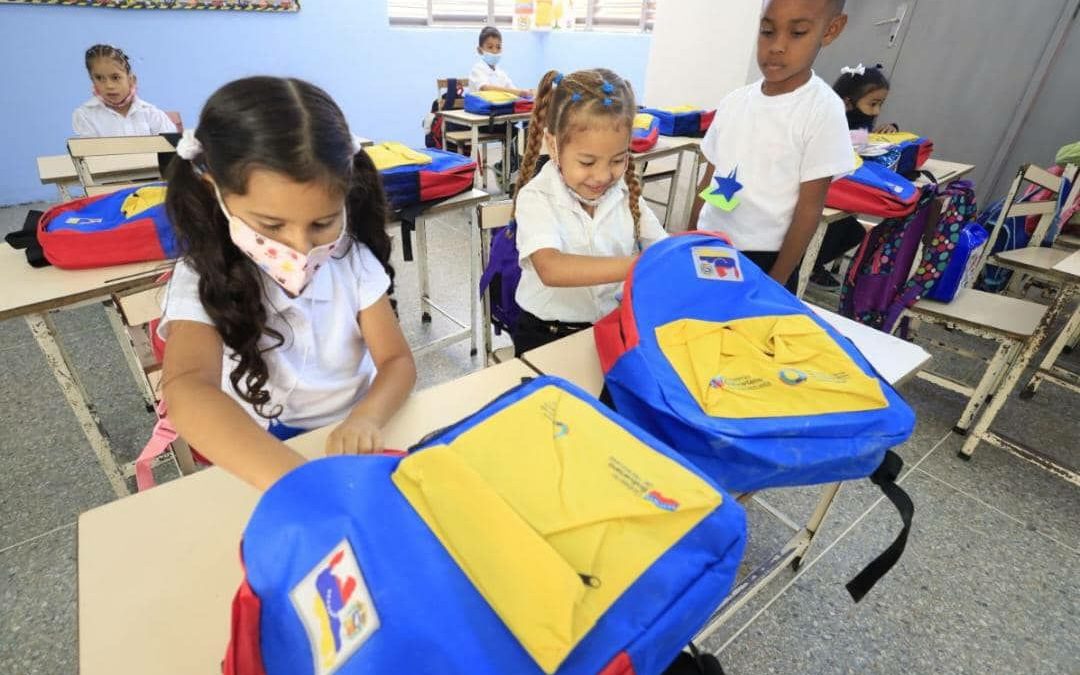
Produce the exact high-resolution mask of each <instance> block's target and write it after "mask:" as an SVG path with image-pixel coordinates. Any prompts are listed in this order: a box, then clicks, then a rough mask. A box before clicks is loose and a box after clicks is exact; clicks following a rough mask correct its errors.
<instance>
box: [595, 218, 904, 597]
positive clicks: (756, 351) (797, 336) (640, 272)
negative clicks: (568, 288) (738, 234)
mask: <svg viewBox="0 0 1080 675" xmlns="http://www.w3.org/2000/svg"><path fill="white" fill-rule="evenodd" d="M762 326H764V327H766V330H765V331H762V333H763V334H766V337H764V339H761V340H760V342H757V343H755V342H753V341H752V340H750V339H746V338H745V336H746V335H749V334H751V333H752V332H753V330H754V329H755V328H758V329H759V328H761V327H762ZM769 326H772V328H771V329H770V328H768V327H769ZM594 331H595V338H596V346H597V352H598V354H599V357H600V362H601V367H602V368H603V371H604V380H605V384H606V386H607V389H608V393H609V395H610V397H611V400H612V401H613V402H614V406H615V409H616V410H618V411H619V413H620V414H622V415H623V416H625V417H627V418H628V419H630V420H631V421H633V422H635V423H637V424H639V425H640V426H641V427H642V428H644V429H645V430H647V431H649V432H650V433H652V434H654V435H655V436H656V437H657V438H659V439H660V440H662V441H664V442H665V443H667V444H668V445H670V446H671V447H673V448H677V449H678V452H679V453H680V454H682V455H683V456H684V457H686V458H687V459H688V460H690V461H691V462H693V463H694V464H695V465H697V466H698V467H700V468H701V469H702V470H703V471H704V472H705V473H706V474H707V475H708V476H710V477H711V478H712V479H713V480H715V481H716V482H717V483H718V484H719V485H721V486H722V487H724V488H725V489H728V490H731V491H737V492H750V491H755V490H761V489H764V488H770V487H782V486H794V485H813V484H817V483H829V482H834V481H843V480H848V479H855V478H864V477H868V476H869V477H871V480H873V481H874V482H875V483H876V484H878V485H879V486H881V487H882V490H883V491H884V492H885V494H886V495H887V496H888V497H889V499H890V500H891V501H893V503H894V505H896V506H897V509H898V510H899V511H900V513H901V515H902V517H903V520H904V529H903V530H902V531H901V533H900V536H899V537H898V538H897V540H896V541H895V542H894V543H893V545H892V546H890V547H889V549H888V550H887V551H886V552H885V553H883V554H882V555H881V556H879V558H878V559H877V560H875V561H874V562H873V563H871V565H870V566H869V567H867V569H866V570H864V571H863V572H862V573H860V575H859V576H858V577H857V578H856V579H854V580H852V582H850V583H849V585H848V590H849V592H850V593H851V594H852V597H854V598H855V599H856V600H858V599H860V598H862V597H863V595H865V593H866V592H867V591H868V590H869V589H870V588H871V587H872V586H873V584H874V583H875V582H876V581H877V579H879V578H880V577H881V576H882V575H884V574H885V573H886V572H887V571H888V569H889V568H891V566H892V565H893V564H894V563H895V562H896V561H897V560H898V559H899V557H900V554H901V553H902V551H903V549H904V546H905V544H906V540H907V533H908V531H909V529H910V523H911V516H912V514H913V511H914V506H913V505H912V503H911V500H910V499H909V498H908V497H907V495H906V494H904V492H903V490H901V489H900V488H899V487H898V486H896V485H895V479H896V478H897V477H898V476H899V471H900V467H901V466H902V461H901V460H900V458H899V457H898V456H897V455H896V454H895V453H892V452H890V451H889V449H890V448H892V447H893V446H896V445H898V444H900V443H902V442H904V441H905V440H906V439H907V438H908V437H909V436H910V435H911V433H912V430H913V429H914V426H915V415H914V413H913V412H912V410H911V408H910V407H909V406H908V405H907V403H905V402H904V400H903V399H902V398H901V397H900V395H899V394H898V393H897V392H896V391H895V390H894V389H893V387H892V386H891V385H890V384H889V383H887V382H885V381H884V380H882V379H881V378H880V376H878V374H877V372H876V371H875V370H874V369H873V367H872V366H871V365H870V363H869V362H868V361H867V360H866V358H865V357H863V355H862V354H861V353H860V352H859V350H858V349H856V348H855V346H854V345H853V344H852V343H851V342H850V341H849V340H848V339H847V338H845V337H844V336H842V335H840V334H839V333H838V332H837V331H836V330H835V329H834V328H832V327H831V326H830V325H829V324H828V323H826V322H825V321H823V320H822V319H821V318H819V317H818V316H817V315H816V314H814V313H813V312H812V311H811V310H810V309H809V308H808V307H807V306H806V305H805V304H804V303H803V302H801V301H800V300H799V299H798V298H796V297H795V296H793V295H791V294H790V293H789V292H787V290H785V289H784V287H783V286H781V285H780V284H778V283H776V282H775V281H774V280H772V279H771V278H770V277H769V276H768V275H767V274H765V273H764V272H763V271H761V270H760V269H759V268H758V267H757V266H756V265H754V264H753V263H752V262H750V260H749V259H747V258H746V257H744V256H743V255H742V254H741V253H739V252H738V251H736V250H735V248H734V247H733V246H732V245H731V244H730V242H728V241H727V239H726V238H725V237H723V236H722V235H719V234H716V233H687V234H682V235H676V236H673V237H670V238H668V239H666V240H664V241H661V242H658V243H656V244H654V245H653V246H651V247H650V248H648V249H646V251H645V252H644V253H643V254H642V255H641V257H640V258H638V260H637V262H636V263H635V265H634V267H633V268H632V270H631V272H630V274H629V275H628V277H627V279H626V282H625V284H624V286H623V299H622V303H621V305H620V307H619V308H617V309H616V310H615V311H614V312H612V313H611V314H609V315H608V316H607V317H604V318H603V319H601V320H600V321H599V322H598V323H597V324H596V326H595V329H594ZM759 337H760V336H759ZM811 345H813V346H811ZM714 364H719V365H714ZM823 364H828V365H823ZM849 389H850V390H851V391H849ZM856 390H857V391H856ZM864 396H865V398H863V397H864ZM834 403H837V404H836V405H835V406H834ZM819 408H829V409H828V410H826V411H820V410H819ZM806 411H813V412H806Z"/></svg>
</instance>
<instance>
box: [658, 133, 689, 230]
mask: <svg viewBox="0 0 1080 675" xmlns="http://www.w3.org/2000/svg"><path fill="white" fill-rule="evenodd" d="M685 154H686V153H685V152H680V153H679V155H678V159H676V161H675V173H674V175H672V176H671V184H670V185H668V193H667V206H665V207H664V222H663V223H661V224H662V225H663V227H664V230H665V231H666V230H667V229H668V227H669V226H670V225H671V212H672V211H674V210H675V195H676V193H678V191H679V183H680V182H681V181H682V177H683V155H685Z"/></svg>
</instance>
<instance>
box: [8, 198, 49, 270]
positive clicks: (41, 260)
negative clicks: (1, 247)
mask: <svg viewBox="0 0 1080 675" xmlns="http://www.w3.org/2000/svg"><path fill="white" fill-rule="evenodd" d="M43 215H45V214H44V213H42V212H41V211H29V212H27V214H26V219H25V220H24V221H23V226H22V229H21V230H16V231H15V232H10V233H8V234H7V236H5V237H4V241H6V242H7V243H8V244H10V245H11V248H13V249H16V250H20V251H23V253H24V255H26V262H28V263H29V264H30V266H31V267H48V266H49V265H51V264H52V263H50V262H49V260H48V259H47V258H46V257H45V251H44V249H42V248H41V244H39V243H38V240H37V228H38V221H40V220H41V217H42V216H43Z"/></svg>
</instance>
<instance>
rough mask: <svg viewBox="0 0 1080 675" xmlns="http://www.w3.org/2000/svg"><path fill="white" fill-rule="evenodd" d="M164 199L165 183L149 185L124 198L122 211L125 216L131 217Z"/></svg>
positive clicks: (121, 206)
mask: <svg viewBox="0 0 1080 675" xmlns="http://www.w3.org/2000/svg"><path fill="white" fill-rule="evenodd" d="M164 201H165V186H164V185H147V186H146V187H141V188H139V189H138V190H136V191H135V192H132V193H131V194H129V195H128V196H127V198H125V199H124V203H123V204H121V205H120V211H122V212H123V214H124V217H125V218H131V217H132V216H134V215H135V214H137V213H142V212H143V211H145V210H147V209H149V208H152V207H154V206H157V205H158V204H161V203H163V202H164Z"/></svg>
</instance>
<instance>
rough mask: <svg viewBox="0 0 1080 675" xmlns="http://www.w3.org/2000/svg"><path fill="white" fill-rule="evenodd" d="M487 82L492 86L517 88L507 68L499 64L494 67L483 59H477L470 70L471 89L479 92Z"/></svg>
mask: <svg viewBox="0 0 1080 675" xmlns="http://www.w3.org/2000/svg"><path fill="white" fill-rule="evenodd" d="M485 84H486V85H488V86H492V87H503V88H505V89H517V87H515V86H514V81H513V80H511V79H510V76H509V75H507V73H506V71H505V70H503V69H502V68H500V67H498V66H495V67H494V68H492V67H491V66H489V65H488V64H486V63H484V62H483V61H477V62H476V64H475V65H473V67H472V70H471V71H470V72H469V90H470V91H476V92H478V91H480V87H481V86H483V85H485Z"/></svg>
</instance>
